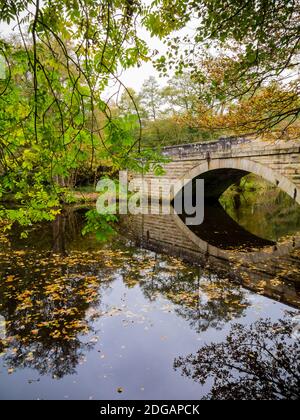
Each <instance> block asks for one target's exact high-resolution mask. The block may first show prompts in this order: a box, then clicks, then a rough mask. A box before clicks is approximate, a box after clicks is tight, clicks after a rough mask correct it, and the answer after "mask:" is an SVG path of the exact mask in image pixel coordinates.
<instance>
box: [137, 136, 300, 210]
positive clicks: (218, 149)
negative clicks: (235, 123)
mask: <svg viewBox="0 0 300 420" xmlns="http://www.w3.org/2000/svg"><path fill="white" fill-rule="evenodd" d="M163 154H164V155H165V156H166V157H169V158H170V162H169V163H166V164H165V165H164V168H165V170H166V173H165V175H163V176H162V177H161V182H162V183H163V182H164V181H166V180H172V181H174V182H176V181H179V180H185V181H184V182H183V185H184V184H185V183H187V182H188V180H190V179H195V178H202V179H204V181H205V197H206V198H208V199H218V198H219V197H220V195H222V193H223V192H224V191H225V190H226V189H227V188H228V187H229V186H230V185H232V184H233V183H236V182H238V181H239V180H240V179H241V178H242V177H243V176H245V175H247V174H249V173H253V174H256V175H258V176H260V177H262V178H264V179H265V180H266V181H269V182H270V183H272V184H275V185H277V186H278V187H279V188H280V189H282V190H283V191H285V192H286V193H287V194H289V195H290V196H291V197H292V198H293V199H294V200H296V201H297V202H298V203H299V204H300V140H297V141H279V140H278V141H273V142H270V141H262V140H258V139H253V138H222V139H220V140H218V141H215V142H206V143H194V144H185V145H180V146H170V147H165V148H164V149H163ZM151 177H153V175H151V174H148V175H146V176H145V178H151ZM181 186H182V184H180V185H179V184H178V187H177V189H176V188H175V190H174V194H173V195H176V193H177V192H178V191H179V189H180V188H181ZM152 194H153V195H159V194H160V192H159V191H156V192H153V190H152Z"/></svg>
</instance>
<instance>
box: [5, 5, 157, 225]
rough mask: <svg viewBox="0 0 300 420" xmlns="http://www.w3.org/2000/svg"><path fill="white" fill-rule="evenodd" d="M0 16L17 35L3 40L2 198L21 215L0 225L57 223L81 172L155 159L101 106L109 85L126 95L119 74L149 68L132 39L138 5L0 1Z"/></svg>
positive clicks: (10, 215)
mask: <svg viewBox="0 0 300 420" xmlns="http://www.w3.org/2000/svg"><path fill="white" fill-rule="evenodd" d="M29 5H30V6H31V7H29ZM0 10H1V18H0V21H2V22H5V23H8V24H9V23H11V22H14V23H16V27H17V28H18V31H19V35H18V37H17V39H16V40H12V41H9V40H7V39H1V40H0V52H1V55H2V56H3V57H4V59H5V62H6V77H5V79H1V80H0V113H1V123H0V124H1V125H0V145H1V152H0V175H1V184H0V196H3V195H6V194H10V196H11V197H12V198H13V200H14V201H15V202H16V204H18V205H21V207H19V208H18V209H17V210H16V209H14V210H12V209H9V208H7V206H6V205H5V204H2V205H1V206H0V218H1V219H6V220H9V221H10V222H11V223H13V222H15V221H16V222H19V223H21V224H22V225H29V224H31V223H33V222H37V221H40V220H45V219H47V220H48V219H53V218H54V217H55V215H56V214H57V212H58V211H59V208H60V207H61V203H62V201H63V200H64V195H65V192H66V191H65V187H66V186H68V184H69V180H70V179H71V178H72V177H73V174H74V172H76V171H77V170H78V168H80V167H82V165H90V168H95V167H97V166H98V165H99V163H101V162H102V161H105V162H107V161H108V160H110V161H111V164H112V166H113V167H114V168H117V169H119V168H122V167H127V168H130V167H134V169H135V170H142V167H143V166H144V167H145V165H142V164H139V162H141V159H142V158H143V159H144V160H145V161H147V160H150V159H152V158H151V156H150V154H151V151H149V150H145V151H144V150H141V147H140V141H141V135H140V134H141V133H140V130H139V135H138V136H137V137H134V136H132V133H131V129H132V124H133V123H134V124H135V125H136V126H137V125H138V121H135V122H133V121H132V120H130V121H128V118H122V117H117V118H114V116H113V115H112V112H111V110H110V107H109V103H107V101H105V99H104V98H105V95H104V93H105V89H106V87H107V86H108V83H109V81H114V82H115V83H117V84H118V85H119V86H121V87H123V88H124V89H125V90H126V87H125V86H124V85H123V84H122V82H121V81H120V79H119V77H118V72H117V70H118V69H119V68H120V67H122V68H125V69H126V68H128V67H130V66H134V65H137V64H139V63H140V62H141V61H143V60H146V59H147V54H148V48H147V46H146V44H145V42H144V41H143V40H141V39H140V38H139V37H138V36H137V32H136V29H137V28H136V22H137V19H138V18H139V17H141V15H142V13H143V10H144V8H143V6H142V4H141V2H140V1H136V2H123V1H120V0H113V1H111V0H104V1H85V2H80V1H77V0H74V1H72V2H70V1H51V2H50V1H46V2H43V3H41V2H40V1H39V0H36V1H35V2H34V3H33V4H32V2H28V1H18V2H7V1H4V0H1V1H0ZM27 25H28V26H27ZM122 139H123V140H122ZM121 140H122V141H121ZM137 157H139V158H140V160H138V159H137ZM95 162H96V163H95ZM11 223H10V225H11ZM10 225H8V226H10Z"/></svg>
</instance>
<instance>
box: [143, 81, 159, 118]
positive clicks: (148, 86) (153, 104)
mask: <svg viewBox="0 0 300 420" xmlns="http://www.w3.org/2000/svg"><path fill="white" fill-rule="evenodd" d="M140 98H141V99H140V100H141V104H142V105H143V106H144V108H145V111H146V113H147V116H148V118H149V119H150V120H152V121H156V120H157V119H158V117H159V116H160V112H161V107H162V105H163V99H162V95H161V89H160V86H159V84H158V82H157V80H156V79H155V77H153V76H150V77H149V78H148V79H147V80H145V82H144V83H143V86H142V89H141V92H140Z"/></svg>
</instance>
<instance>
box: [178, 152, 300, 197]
mask: <svg viewBox="0 0 300 420" xmlns="http://www.w3.org/2000/svg"><path fill="white" fill-rule="evenodd" d="M217 172H220V173H221V174H222V177H220V178H217V177H216V175H217ZM249 173H253V174H255V175H258V176H260V177H262V178H263V179H265V180H266V181H269V182H270V183H271V184H274V185H276V186H277V187H278V188H280V189H281V190H282V191H284V192H286V193H287V194H288V195H289V196H290V197H292V198H293V199H294V200H295V201H296V202H297V203H298V204H300V190H299V188H297V187H296V185H295V184H294V183H293V182H292V181H290V180H289V179H288V178H287V177H286V176H284V175H281V174H280V173H279V172H277V171H274V170H273V169H272V168H270V167H268V166H266V165H263V164H261V163H258V162H255V161H253V160H250V159H245V158H223V159H222V158H218V159H212V160H209V159H208V160H206V161H205V162H202V163H200V164H199V165H196V166H194V167H193V168H192V169H190V170H189V171H187V172H186V173H185V174H184V175H183V176H182V177H181V179H180V180H179V182H178V183H176V184H175V187H174V190H173V196H172V199H174V197H175V196H176V195H177V194H178V192H179V191H180V190H181V188H182V187H183V186H184V185H186V184H187V183H189V182H190V181H191V180H192V179H195V178H204V179H209V182H212V179H213V178H215V179H216V182H217V183H218V188H217V189H216V191H215V193H214V192H213V191H212V193H213V194H212V196H213V195H214V196H215V198H218V197H219V196H220V195H221V194H222V193H223V192H224V191H225V190H226V189H227V188H228V187H229V186H230V185H231V184H233V183H235V182H236V181H237V180H238V179H240V178H242V177H243V176H245V175H247V174H249ZM208 174H210V175H212V176H208ZM224 175H226V176H225V177H224ZM222 178H223V181H222ZM224 178H225V180H224ZM208 184H209V183H208ZM213 188H214V187H213ZM207 193H209V191H207V192H206V194H207Z"/></svg>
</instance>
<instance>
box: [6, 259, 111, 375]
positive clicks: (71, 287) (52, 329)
mask: <svg viewBox="0 0 300 420" xmlns="http://www.w3.org/2000/svg"><path fill="white" fill-rule="evenodd" d="M81 256H82V255H81V254H75V255H73V256H70V257H68V258H63V259H61V258H60V257H56V258H54V259H52V260H51V259H38V260H37V259H36V258H35V254H34V253H33V254H26V258H24V257H23V256H22V255H15V258H16V260H15V261H16V266H17V267H15V268H14V274H13V275H12V274H10V275H6V276H3V280H4V281H3V282H2V283H1V285H0V296H1V298H0V313H1V315H3V316H4V317H5V319H6V338H5V339H4V340H2V346H3V347H4V349H5V351H6V355H5V361H6V364H7V366H9V367H10V368H25V367H29V368H33V369H36V370H38V371H39V373H41V374H52V375H53V376H55V377H58V378H61V377H63V376H64V375H66V374H73V373H75V368H76V366H77V364H78V363H79V362H80V360H81V359H82V358H83V357H84V354H85V353H86V351H88V350H89V349H90V348H91V347H92V346H93V344H92V343H86V342H84V338H83V335H86V334H88V333H91V332H92V322H91V321H92V320H93V319H94V317H95V316H98V315H97V314H98V313H99V312H98V311H96V307H97V309H98V308H99V305H100V296H99V293H101V291H103V289H104V288H106V287H109V283H108V282H104V283H102V282H101V279H99V278H98V276H97V274H98V271H99V262H98V263H97V262H95V258H94V259H93V256H91V257H88V256H87V255H85V256H84V259H83V261H82V258H80V257H81ZM8 261H9V260H8ZM25 264H26V268H24V266H25ZM2 270H3V267H2ZM104 271H105V270H104ZM83 273H84V274H83Z"/></svg>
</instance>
